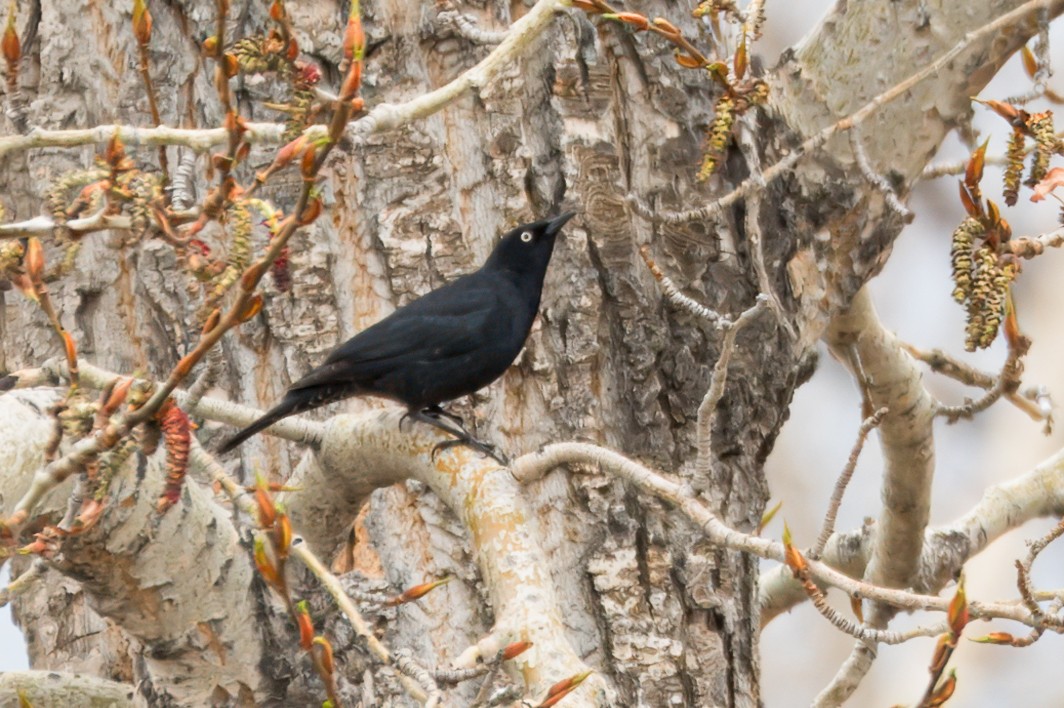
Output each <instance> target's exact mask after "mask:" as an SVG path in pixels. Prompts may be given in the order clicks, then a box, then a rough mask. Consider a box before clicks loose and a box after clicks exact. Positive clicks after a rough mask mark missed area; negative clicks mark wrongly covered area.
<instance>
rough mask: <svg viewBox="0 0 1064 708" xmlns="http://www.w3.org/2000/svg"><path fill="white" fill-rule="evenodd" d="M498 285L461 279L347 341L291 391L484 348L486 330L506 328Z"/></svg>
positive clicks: (373, 375) (370, 376)
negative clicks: (406, 362)
mask: <svg viewBox="0 0 1064 708" xmlns="http://www.w3.org/2000/svg"><path fill="white" fill-rule="evenodd" d="M493 285H494V283H491V282H479V281H478V280H477V279H472V278H468V277H466V278H460V279H459V280H456V281H454V282H452V283H450V284H448V285H445V286H443V287H442V288H439V289H437V290H433V291H432V292H429V293H427V294H426V295H425V296H423V297H421V298H419V299H417V300H415V301H414V302H412V303H410V304H409V305H406V306H405V307H402V308H400V309H398V310H396V311H395V312H393V313H392V314H391V315H389V316H388V317H385V318H384V319H383V320H381V321H380V322H378V323H376V324H374V325H373V326H371V327H368V328H367V329H365V330H363V331H361V332H359V333H358V334H356V335H355V336H354V337H352V338H351V339H349V340H347V341H346V342H344V343H343V344H341V345H340V346H339V347H337V348H336V349H334V350H333V351H332V353H330V354H329V356H328V357H327V358H326V359H325V361H324V363H322V365H321V366H319V367H318V368H316V369H314V370H313V371H311V372H310V373H309V374H307V375H306V376H304V377H303V378H301V379H300V380H299V381H296V382H295V383H294V384H292V386H291V387H290V390H296V389H302V388H311V387H314V386H320V385H323V384H331V383H335V382H336V381H337V380H344V379H346V380H348V381H352V382H359V381H366V382H368V381H372V380H373V379H375V378H376V377H377V376H380V375H381V374H383V373H387V372H389V371H391V370H392V369H393V367H395V366H396V365H400V364H401V363H403V362H404V361H415V360H436V359H439V360H444V359H449V358H451V357H457V356H462V355H464V354H468V353H470V352H473V351H475V350H477V349H480V348H482V347H483V346H484V337H485V332H486V331H491V329H493V328H496V327H499V326H500V325H502V326H505V324H503V323H501V322H499V321H498V320H499V318H500V315H501V314H503V313H504V312H505V308H504V307H503V306H502V302H501V298H502V295H501V294H500V292H499V290H498V288H497V287H492V286H493Z"/></svg>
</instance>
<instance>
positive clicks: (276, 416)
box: [219, 212, 573, 462]
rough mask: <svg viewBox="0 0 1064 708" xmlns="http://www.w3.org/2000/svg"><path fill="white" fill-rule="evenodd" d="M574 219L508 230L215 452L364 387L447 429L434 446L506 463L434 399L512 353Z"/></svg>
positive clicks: (483, 379)
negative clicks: (467, 266) (470, 267)
mask: <svg viewBox="0 0 1064 708" xmlns="http://www.w3.org/2000/svg"><path fill="white" fill-rule="evenodd" d="M572 217H573V212H568V213H565V214H562V215H561V216H558V217H555V218H553V219H545V220H543V221H536V222H533V223H531V224H523V225H521V226H518V227H517V228H516V229H514V230H513V231H510V232H509V233H507V234H506V235H505V236H503V237H502V240H501V241H499V243H498V245H497V246H495V250H493V251H492V252H491V255H490V256H488V260H487V261H485V263H484V265H483V266H481V268H480V270H477V271H474V272H472V273H470V274H468V275H464V276H462V277H461V278H458V279H457V280H455V281H454V282H451V283H448V284H447V285H444V286H443V287H441V288H438V289H436V290H433V291H431V292H429V293H427V294H426V295H424V296H422V297H420V298H418V299H417V300H414V301H413V302H411V303H410V304H408V305H406V306H404V307H401V308H399V309H398V310H396V311H395V312H393V313H392V314H390V315H389V316H388V317H385V318H384V319H383V320H381V321H380V322H378V323H376V324H375V325H372V326H371V327H368V328H367V329H365V330H363V331H361V332H359V333H358V334H356V335H355V336H354V337H352V338H351V339H349V340H347V341H346V342H344V343H343V344H341V345H340V346H339V347H337V348H336V349H334V350H333V351H332V353H331V354H329V356H328V358H326V359H325V363H323V364H322V365H321V366H319V367H318V368H316V369H314V370H313V371H311V372H310V373H309V374H307V375H306V376H304V377H303V378H301V379H300V380H299V381H296V382H295V383H294V384H292V385H291V387H289V389H288V391H287V392H286V393H285V395H284V398H283V399H281V402H280V403H278V404H277V405H276V406H274V407H273V408H271V409H270V410H269V411H267V412H266V414H265V415H263V416H262V417H261V418H259V419H258V420H256V421H255V422H254V423H252V424H251V425H249V426H248V427H246V428H244V429H243V430H241V431H240V432H239V433H237V434H236V435H235V436H233V437H232V438H231V439H230V440H228V441H226V442H225V443H224V444H223V445H222V446H221V448H220V449H219V453H226V452H228V451H230V450H232V449H233V448H235V447H236V446H237V445H239V444H240V443H242V442H244V441H245V440H247V439H248V438H249V437H251V436H252V435H254V434H255V433H257V432H259V431H261V430H263V429H265V428H267V427H269V426H270V425H272V424H273V423H276V422H277V421H279V420H280V419H282V418H285V417H287V416H290V415H293V414H295V413H301V412H303V411H308V410H311V409H312V408H317V407H319V406H324V405H325V404H327V403H333V402H335V401H339V400H342V399H344V398H350V397H352V396H363V395H371V396H381V397H383V398H390V399H393V400H395V401H398V402H400V403H403V404H404V405H406V407H407V416H406V417H409V418H411V419H413V420H419V421H422V422H424V423H428V424H429V425H433V426H435V427H437V428H440V429H441V430H444V431H446V432H448V433H450V434H451V435H453V436H454V437H455V440H452V441H448V442H445V443H441V444H440V445H437V449H440V448H445V447H450V446H451V445H468V446H470V447H472V448H474V449H476V450H479V451H481V452H484V453H487V454H489V455H491V456H493V457H495V458H496V459H499V460H500V461H501V462H505V460H503V459H502V458H500V457H499V455H498V454H496V452H495V450H494V447H493V446H491V445H488V444H486V443H482V442H480V441H479V440H476V439H475V438H473V436H472V435H470V434H469V433H468V432H467V431H466V430H465V428H463V427H462V421H461V419H460V418H458V417H457V416H455V415H452V414H451V413H448V412H447V411H445V410H443V408H441V407H440V404H441V403H443V402H445V401H450V400H453V399H455V398H459V397H461V396H465V395H468V394H470V393H473V392H474V391H477V390H479V389H481V388H483V387H484V386H487V385H488V384H490V383H491V382H492V381H494V380H495V379H497V378H499V377H500V376H502V374H503V372H504V371H506V369H508V368H509V367H510V364H512V363H513V361H514V359H516V358H517V355H518V354H519V353H520V351H521V348H522V347H523V346H524V345H525V340H526V339H527V338H528V333H529V330H531V328H532V321H533V320H534V319H535V317H536V312H537V311H538V310H539V300H540V295H541V293H542V290H543V279H544V277H545V276H546V273H547V264H548V263H550V257H551V253H553V251H554V240H555V238H556V237H557V235H558V232H559V231H561V228H562V226H564V225H565V222H567V221H569V219H571V218H572ZM444 419H447V420H448V421H449V422H448V423H445V422H444Z"/></svg>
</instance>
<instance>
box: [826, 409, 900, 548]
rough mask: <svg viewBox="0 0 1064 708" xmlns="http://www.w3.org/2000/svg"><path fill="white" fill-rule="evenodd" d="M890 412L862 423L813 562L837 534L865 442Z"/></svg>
mask: <svg viewBox="0 0 1064 708" xmlns="http://www.w3.org/2000/svg"><path fill="white" fill-rule="evenodd" d="M888 410H889V409H888V408H886V407H883V408H880V409H879V410H877V411H876V412H875V413H873V414H872V415H870V416H868V417H867V418H865V419H864V420H863V421H862V422H861V427H860V428H859V429H858V431H857V441H856V442H855V443H854V445H853V449H852V450H850V457H849V459H848V460H847V461H846V467H844V468H843V470H842V474H840V475H839V479H838V480H837V481H836V482H835V489H834V491H832V493H831V500H830V501H829V502H828V510H827V513H826V514H824V525H823V526H822V527H821V528H820V535H819V536H817V539H816V544H815V545H814V546H813V550H811V551H809V554H808V555H809V557H810V558H812V559H813V560H819V559H820V557H821V556H822V555H823V553H824V547H825V546H826V545H827V544H828V539H830V538H831V534H833V533H835V519H836V517H837V516H838V513H839V507H840V506H841V505H842V496H843V494H845V493H846V487H847V486H848V485H849V484H850V479H851V478H852V477H853V473H854V470H856V469H857V459H858V458H859V457H860V456H861V450H862V449H863V448H864V444H865V440H867V439H868V434H869V433H871V432H872V430H873V429H874V428H876V427H877V426H878V425H879V424H880V423H881V422H882V421H883V416H885V415H886V414H887V412H888Z"/></svg>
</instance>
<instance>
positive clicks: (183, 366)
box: [174, 354, 196, 378]
mask: <svg viewBox="0 0 1064 708" xmlns="http://www.w3.org/2000/svg"><path fill="white" fill-rule="evenodd" d="M195 363H196V361H195V360H194V359H193V358H192V355H191V354H186V355H185V356H183V357H181V359H180V360H179V361H178V362H177V366H175V367H174V373H175V374H177V375H178V377H180V378H184V377H186V376H188V372H190V371H192V367H193V365H195Z"/></svg>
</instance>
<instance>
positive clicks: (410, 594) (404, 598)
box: [384, 576, 451, 607]
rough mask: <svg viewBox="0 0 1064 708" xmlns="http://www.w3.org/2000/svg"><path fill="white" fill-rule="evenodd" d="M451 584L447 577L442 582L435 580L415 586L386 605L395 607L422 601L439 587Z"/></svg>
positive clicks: (389, 600)
mask: <svg viewBox="0 0 1064 708" xmlns="http://www.w3.org/2000/svg"><path fill="white" fill-rule="evenodd" d="M449 582H451V577H450V576H447V577H446V578H443V579H441V580H435V581H433V582H431V583H422V584H421V585H415V586H414V587H412V588H410V589H409V590H406V591H405V592H403V593H402V594H401V595H396V596H395V597H392V598H389V599H387V600H385V601H384V605H385V606H386V607H394V606H396V605H402V604H404V603H407V602H413V601H414V600H417V599H420V598H422V597H424V596H425V595H428V594H429V593H430V592H432V591H433V590H435V589H436V588H438V587H439V586H441V585H446V584H447V583H449Z"/></svg>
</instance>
